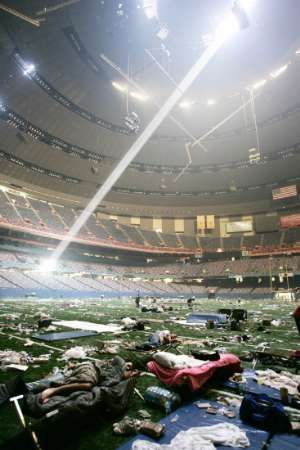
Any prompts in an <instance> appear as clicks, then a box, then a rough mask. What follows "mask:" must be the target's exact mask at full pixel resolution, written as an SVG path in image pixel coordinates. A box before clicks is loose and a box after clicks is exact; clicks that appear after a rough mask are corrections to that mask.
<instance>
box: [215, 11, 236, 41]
mask: <svg viewBox="0 0 300 450" xmlns="http://www.w3.org/2000/svg"><path fill="white" fill-rule="evenodd" d="M238 31H239V24H238V21H237V20H236V18H235V16H234V14H233V13H232V12H228V13H227V14H226V16H225V17H224V19H223V21H222V22H221V23H220V25H219V26H218V27H217V29H216V31H215V33H214V36H215V40H216V41H223V42H224V41H226V40H227V39H229V38H230V37H231V36H233V35H234V34H235V33H237V32H238Z"/></svg>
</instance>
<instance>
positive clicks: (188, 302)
mask: <svg viewBox="0 0 300 450" xmlns="http://www.w3.org/2000/svg"><path fill="white" fill-rule="evenodd" d="M194 300H195V297H190V298H188V299H187V305H188V308H189V309H193V302H194Z"/></svg>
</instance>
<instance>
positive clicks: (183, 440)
mask: <svg viewBox="0 0 300 450" xmlns="http://www.w3.org/2000/svg"><path fill="white" fill-rule="evenodd" d="M214 444H217V445H224V446H228V447H242V448H244V447H249V445H250V442H249V439H248V438H247V435H246V433H245V432H244V431H242V430H241V429H240V428H239V427H237V426H236V425H233V424H231V423H218V424H217V425H212V426H207V427H195V428H190V429H189V430H186V431H180V432H179V433H178V434H177V435H176V436H175V437H174V438H173V439H172V441H171V442H170V444H157V443H155V442H149V441H143V440H137V441H135V442H134V443H133V445H132V450H178V449H180V450H215V449H216V447H215V446H214Z"/></svg>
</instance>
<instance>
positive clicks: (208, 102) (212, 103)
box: [207, 98, 217, 106]
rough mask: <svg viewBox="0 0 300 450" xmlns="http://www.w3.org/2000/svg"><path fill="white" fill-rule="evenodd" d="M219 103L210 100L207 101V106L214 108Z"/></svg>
mask: <svg viewBox="0 0 300 450" xmlns="http://www.w3.org/2000/svg"><path fill="white" fill-rule="evenodd" d="M216 103H217V101H216V100H215V99H214V98H209V99H208V100H207V106H214V105H215V104H216Z"/></svg>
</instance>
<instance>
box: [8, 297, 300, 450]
mask: <svg viewBox="0 0 300 450" xmlns="http://www.w3.org/2000/svg"><path fill="white" fill-rule="evenodd" d="M166 302H168V304H170V305H172V306H173V311H171V312H168V313H163V314H157V313H156V314H154V313H141V312H140V311H139V310H137V309H136V307H135V304H134V300H131V299H112V300H103V299H99V300H85V301H82V300H80V301H76V300H74V301H71V300H68V301H65V300H59V301H54V300H53V301H51V300H38V299H35V300H14V301H12V300H1V301H0V331H1V334H0V350H6V349H12V350H16V351H27V352H28V353H30V354H31V355H33V356H38V355H41V354H45V353H51V357H50V360H49V361H48V362H46V363H40V364H37V365H34V366H33V365H31V366H30V367H29V369H28V371H26V372H25V373H24V379H25V380H26V381H33V380H36V379H38V378H41V377H43V376H45V375H47V374H48V373H49V372H50V371H51V370H52V369H53V368H54V367H60V368H62V367H64V365H65V362H63V361H58V358H59V357H60V356H61V353H62V351H64V350H66V349H68V348H71V347H72V346H75V345H76V346H77V345H83V346H85V345H88V346H95V347H100V346H101V344H102V342H103V341H110V340H117V345H118V348H119V352H118V354H119V355H120V356H122V357H124V358H125V359H127V360H131V361H133V362H134V364H135V365H136V366H137V368H139V369H141V370H143V369H144V368H145V363H146V362H147V359H148V356H145V355H144V354H140V353H136V352H132V351H130V350H128V348H126V344H128V342H129V343H131V342H143V341H145V340H147V333H149V332H152V331H155V330H161V329H166V328H167V329H169V330H170V331H172V332H175V333H177V335H178V336H182V337H184V338H195V339H197V338H199V339H206V340H207V341H208V344H209V345H210V348H225V349H227V351H228V352H232V353H235V354H237V355H240V354H241V353H242V352H245V351H247V350H248V351H251V350H255V349H257V348H259V346H260V345H263V347H264V348H266V349H267V350H271V351H274V352H279V353H282V354H287V353H288V351H289V350H292V349H296V348H297V347H298V348H299V335H298V333H297V330H296V327H295V324H294V320H293V318H292V316H291V314H292V312H293V310H294V309H295V303H290V302H288V303H284V302H282V301H281V302H279V301H274V300H272V301H271V300H260V301H259V300H255V301H254V300H253V301H248V300H247V301H242V302H240V303H238V302H237V301H235V300H232V301H230V300H226V301H225V300H224V301H220V300H197V301H196V302H195V304H194V311H206V312H213V311H217V309H219V308H222V307H223V308H224V307H228V308H245V309H247V310H248V321H247V323H246V324H245V328H244V330H243V331H241V332H231V331H229V330H223V329H222V330H221V329H213V330H207V329H206V328H196V329H195V328H191V327H187V326H184V325H178V324H174V323H170V319H171V318H185V317H186V316H187V314H189V310H188V308H187V305H186V303H185V302H184V301H183V300H181V301H180V300H174V301H171V300H170V301H169V300H168V301H167V300H164V304H166ZM38 312H46V313H49V314H50V316H51V318H55V319H64V320H85V321H91V322H96V323H119V320H120V319H121V318H122V317H126V316H129V317H139V318H143V319H145V320H150V323H149V324H148V325H147V330H146V331H145V332H127V333H123V334H121V335H117V336H113V335H111V334H101V335H97V336H92V337H85V338H80V339H76V340H68V341H58V342H57V341H56V342H53V343H49V345H50V346H52V347H55V348H52V349H51V348H47V347H44V346H43V345H41V342H37V341H36V343H35V344H34V345H33V346H31V347H24V342H25V341H24V340H25V339H26V338H29V337H30V336H31V334H32V326H36V323H37V319H35V318H34V317H33V316H34V315H35V314H37V313H38ZM9 314H14V315H15V318H11V317H10V316H9ZM262 319H280V320H281V321H282V322H281V324H280V326H277V327H276V326H271V327H265V329H264V330H262V331H257V328H258V325H259V324H260V322H261V321H262ZM19 324H22V327H23V329H21V328H18V326H19ZM62 330H63V328H61V329H58V331H62ZM245 333H246V334H248V335H249V336H250V339H249V341H248V342H247V343H242V344H240V343H238V342H237V340H236V336H237V335H240V334H245ZM18 338H21V339H18ZM196 344H197V342H195V345H196ZM191 347H193V344H192V342H191V340H190V341H189V343H187V344H183V345H181V346H180V350H181V351H182V352H188V351H189V350H190V348H191ZM94 357H96V358H99V359H102V358H111V357H112V355H104V354H97V353H95V354H94ZM247 364H250V363H246V364H244V366H247ZM13 375H14V374H13V373H12V372H1V371H0V382H2V381H4V380H7V379H8V378H9V377H11V376H13ZM157 384H158V381H157V380H156V379H155V378H153V377H150V376H147V375H145V376H141V377H140V378H139V379H138V380H137V388H138V390H139V391H140V392H141V393H142V394H143V392H144V391H145V389H146V388H147V387H148V386H150V385H157ZM145 408H146V409H147V410H148V411H149V412H150V413H151V416H152V419H153V420H154V421H156V420H159V419H160V418H161V417H162V416H163V412H162V411H160V410H157V409H154V408H151V407H149V406H147V405H145V403H144V402H143V401H142V400H141V399H140V398H139V397H138V396H135V397H134V400H133V402H132V403H131V405H130V408H129V410H128V415H131V416H134V415H135V412H136V411H137V410H138V409H145ZM112 422H113V419H112V418H107V417H101V418H100V417H99V423H98V424H97V425H96V426H95V425H93V426H92V427H90V428H85V429H83V431H82V433H80V437H79V438H78V439H77V440H76V442H72V444H70V446H69V447H64V449H65V450H96V449H105V450H112V449H116V448H117V447H118V446H119V445H120V444H121V443H122V442H124V439H127V438H122V437H116V436H115V435H113V433H112ZM18 430H20V425H19V424H18V421H17V418H16V414H15V411H14V409H13V407H12V406H11V405H6V406H4V407H3V408H2V409H1V410H0V445H1V444H2V443H3V442H4V441H5V440H6V439H7V438H9V437H10V436H12V435H13V434H15V433H16V432H17V431H18Z"/></svg>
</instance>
